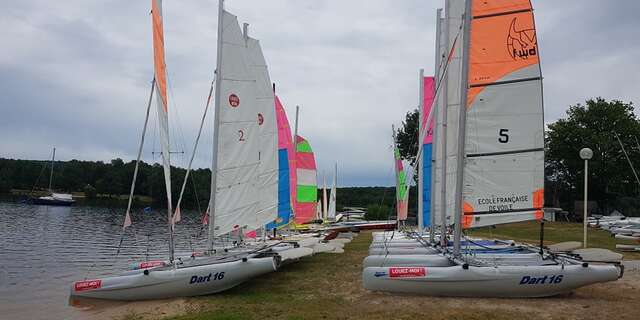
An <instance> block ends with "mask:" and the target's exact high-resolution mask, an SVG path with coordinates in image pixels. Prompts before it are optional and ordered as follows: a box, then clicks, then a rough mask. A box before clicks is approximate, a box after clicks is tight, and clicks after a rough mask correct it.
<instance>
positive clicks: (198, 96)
mask: <svg viewBox="0 0 640 320" xmlns="http://www.w3.org/2000/svg"><path fill="white" fill-rule="evenodd" d="M442 5H443V3H441V2H440V1H419V0H405V1H391V0H384V1H365V0H358V1H336V0H324V1H296V0H273V1H240V0H228V1H226V6H227V9H228V10H229V11H230V12H232V13H234V14H236V15H237V16H238V17H239V20H240V21H241V22H249V23H250V33H251V35H252V36H253V37H255V38H258V39H260V41H261V44H262V46H263V51H264V53H265V56H266V59H267V62H268V63H269V68H270V73H271V78H272V80H273V81H274V82H276V83H277V93H278V95H279V96H280V98H281V99H282V101H283V103H284V104H285V108H286V110H287V111H288V114H289V120H290V121H291V123H292V124H293V117H294V112H295V106H296V105H300V106H301V114H300V134H301V135H303V136H305V137H307V138H308V139H309V140H310V142H311V144H312V146H313V149H314V151H315V152H316V155H317V158H318V163H319V171H320V172H322V171H325V172H326V173H327V175H330V173H331V172H332V171H333V164H334V162H335V161H338V164H339V183H340V184H341V185H381V184H384V185H391V184H392V183H393V173H392V166H393V163H392V155H391V151H390V149H389V146H390V144H391V138H390V126H391V124H396V125H398V124H399V123H400V122H401V121H402V119H403V118H404V114H405V113H406V112H407V111H409V110H411V109H413V108H415V106H416V105H417V104H418V84H417V78H418V70H419V69H420V68H424V69H425V73H426V74H430V73H432V72H433V61H434V52H433V47H434V36H435V34H434V32H435V27H434V25H435V24H434V20H435V9H436V7H437V6H442ZM163 7H164V10H163V12H164V25H165V43H166V61H167V67H168V72H169V81H170V92H169V99H170V109H171V110H172V111H171V112H172V113H171V114H170V117H171V119H172V120H171V127H172V134H173V141H174V143H173V144H174V146H173V148H174V149H175V150H179V151H182V150H184V151H185V152H186V153H187V154H188V153H189V152H190V150H191V146H192V143H193V140H194V139H195V135H196V133H197V132H196V131H197V126H198V125H199V120H200V117H201V116H202V111H203V109H204V102H205V99H206V96H207V93H208V90H209V86H210V83H211V80H212V77H213V69H214V68H215V59H216V57H215V54H216V27H217V22H216V19H217V5H216V2H215V1H209V0H206V1H205V0H199V1H168V0H165V1H164V4H163ZM534 7H535V9H536V11H535V12H536V23H537V30H538V37H539V41H540V48H541V57H542V63H543V65H542V67H543V75H544V85H545V87H544V88H545V115H546V119H545V120H546V121H547V122H550V121H554V120H555V119H557V118H559V117H562V116H563V115H564V111H565V110H566V108H567V106H568V105H571V104H575V103H578V102H581V101H584V100H585V99H587V98H590V97H595V96H603V97H605V98H609V99H612V98H617V99H621V100H623V101H637V100H638V95H639V94H640V93H638V91H637V88H636V87H637V85H636V84H637V83H638V82H639V80H640V79H639V77H640V67H639V65H638V62H637V59H636V57H637V56H638V54H639V53H640V43H639V42H638V41H637V40H636V37H635V34H634V30H637V29H638V27H639V26H638V25H639V24H640V21H638V20H637V19H636V18H635V16H634V15H635V13H636V12H638V9H640V4H638V3H636V2H634V1H626V2H619V1H616V2H606V1H595V0H590V1H581V0H573V1H561V2H558V1H553V2H546V1H534ZM0 39H3V50H2V54H0V115H1V116H0V137H1V138H0V157H13V158H28V159H42V158H46V157H47V155H48V154H49V149H50V147H51V146H56V147H58V149H59V152H58V155H59V156H60V158H61V159H71V158H76V159H86V160H108V159H111V158H115V157H121V158H123V159H126V160H129V159H133V158H134V157H135V152H136V151H137V144H138V139H139V136H140V131H141V127H142V123H143V121H144V112H145V107H146V103H147V99H148V94H149V86H150V81H151V78H152V76H153V69H152V68H153V65H152V48H151V22H150V16H149V2H148V1H125V0H117V1H115V0H114V1H100V2H87V1H80V0H76V1H63V2H60V1H44V2H43V1H35V0H33V1H11V2H9V3H7V4H5V5H4V8H3V10H2V11H1V12H0ZM211 119H212V117H211V115H209V118H208V121H207V125H206V127H205V133H204V135H203V140H202V141H201V144H200V148H199V153H198V156H197V158H196V163H195V164H196V166H197V167H205V166H208V165H209V163H210V157H211V150H210V149H211V148H210V145H211V132H212V125H211ZM151 121H152V122H153V121H155V118H152V120H151ZM154 127H155V126H154V125H151V126H150V128H149V135H148V138H147V148H146V149H145V153H144V158H145V160H146V161H153V160H154V159H155V160H158V159H157V157H154V156H153V155H152V154H151V152H152V151H153V150H154V149H155V150H158V141H157V140H158V138H157V129H154ZM154 132H155V134H154ZM187 154H185V155H176V156H175V157H174V163H176V164H177V165H182V166H185V165H186V164H187V163H186V162H187V161H188V155H187Z"/></svg>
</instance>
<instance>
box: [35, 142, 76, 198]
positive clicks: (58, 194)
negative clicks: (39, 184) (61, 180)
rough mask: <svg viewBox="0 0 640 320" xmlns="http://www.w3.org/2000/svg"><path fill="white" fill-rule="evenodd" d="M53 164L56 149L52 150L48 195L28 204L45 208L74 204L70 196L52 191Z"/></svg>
mask: <svg viewBox="0 0 640 320" xmlns="http://www.w3.org/2000/svg"><path fill="white" fill-rule="evenodd" d="M55 162H56V148H53V155H52V156H51V171H50V173H49V188H48V189H47V190H48V191H49V195H47V196H42V197H37V198H32V199H30V200H29V202H31V203H33V204H40V205H47V206H70V205H72V204H74V203H76V201H75V200H73V197H72V195H71V194H69V193H61V192H54V191H53V166H54V163H55Z"/></svg>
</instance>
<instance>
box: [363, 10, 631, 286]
mask: <svg viewBox="0 0 640 320" xmlns="http://www.w3.org/2000/svg"><path fill="white" fill-rule="evenodd" d="M446 5H447V10H446V13H447V15H448V16H449V17H450V18H451V17H456V16H458V17H462V23H461V24H460V28H459V30H460V31H459V32H457V33H456V32H454V40H453V41H451V42H450V45H449V46H450V47H451V52H452V53H453V55H454V56H453V57H455V56H459V57H460V62H461V63H460V68H459V69H458V68H451V65H450V66H448V67H447V68H445V77H446V79H447V80H445V84H450V86H449V87H451V88H452V89H453V95H451V92H450V91H449V90H448V89H445V90H446V91H445V92H446V96H448V97H449V98H453V99H449V100H450V101H449V103H446V104H444V105H445V106H447V110H446V111H445V114H447V113H449V112H450V111H451V109H452V108H451V102H453V104H457V108H456V109H457V115H456V117H457V121H458V126H457V131H456V132H455V133H454V134H455V139H454V140H453V143H452V145H454V146H455V149H454V150H456V154H455V162H454V164H455V166H454V168H452V169H453V170H452V173H453V174H452V176H453V178H454V179H452V180H449V173H450V172H451V171H450V170H449V166H448V163H447V164H441V165H442V166H443V167H444V168H445V169H444V171H445V174H444V175H443V177H442V179H443V180H442V181H443V182H446V183H449V182H450V181H451V182H454V190H455V191H454V192H451V193H450V192H448V191H449V190H450V189H449V187H447V188H446V189H445V188H442V187H441V188H442V190H444V191H443V192H446V193H447V195H446V198H445V199H446V200H445V201H443V202H441V205H443V208H444V209H446V211H443V212H441V213H444V212H446V213H445V216H444V218H443V219H442V221H446V220H447V217H453V220H454V221H453V222H454V223H453V226H454V230H455V232H454V237H453V248H452V252H447V249H446V248H447V247H448V244H447V243H446V242H444V244H445V246H444V247H443V248H444V249H445V251H444V253H443V254H445V255H446V257H447V258H448V259H450V261H451V263H452V264H453V265H452V266H438V267H435V266H425V265H422V266H420V265H417V266H389V267H367V268H365V269H364V271H363V283H364V287H365V288H367V289H370V290H382V291H393V292H408V293H421V294H428V295H438V296H474V297H477V296H481V297H541V296H550V295H555V294H560V293H565V292H569V291H571V290H574V289H576V288H579V287H582V286H585V285H589V284H593V283H598V282H605V281H613V280H616V279H617V278H619V277H620V276H622V267H621V266H620V265H617V264H603V265H594V264H590V263H587V262H584V261H581V260H579V259H575V258H574V257H568V256H560V255H554V254H553V253H550V252H546V251H544V250H541V251H540V255H541V257H542V258H543V259H542V261H536V260H531V261H529V262H527V263H525V264H524V265H522V264H515V263H512V262H509V261H500V262H496V261H492V260H491V259H479V258H477V257H474V256H469V255H465V254H463V252H462V250H461V238H462V229H463V228H473V227H480V226H489V225H495V224H500V223H510V222H517V221H526V220H533V219H542V217H543V211H542V209H543V204H544V189H543V184H544V178H543V177H544V172H543V168H544V165H543V161H544V149H543V112H542V111H543V108H542V77H541V72H540V65H539V58H538V55H539V49H538V46H537V39H536V32H535V25H534V21H533V9H532V7H531V4H530V2H529V1H528V0H511V1H472V0H466V1H464V2H463V1H447V3H446ZM448 20H449V21H452V20H451V19H448ZM453 30H455V29H453ZM449 39H451V37H449ZM448 60H449V61H451V60H452V56H451V55H450V56H449V57H448ZM447 69H448V70H447ZM458 71H459V72H460V73H459V77H456V74H455V73H456V72H458ZM446 73H449V75H448V76H447V75H446ZM456 78H457V79H456ZM452 80H453V81H452ZM456 89H457V90H459V91H458V92H455V90H456ZM451 100H453V101H451ZM449 114H450V113H449ZM447 144H449V143H448V140H445V141H444V142H443V145H445V146H446V145H447ZM443 158H444V159H450V158H449V157H448V155H446V156H443ZM449 195H451V196H450V197H449ZM452 209H453V210H452ZM442 238H443V241H445V238H444V237H442Z"/></svg>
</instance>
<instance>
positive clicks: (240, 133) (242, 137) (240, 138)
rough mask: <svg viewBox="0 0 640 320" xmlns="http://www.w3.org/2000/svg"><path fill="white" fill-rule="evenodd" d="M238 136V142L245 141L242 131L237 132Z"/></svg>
mask: <svg viewBox="0 0 640 320" xmlns="http://www.w3.org/2000/svg"><path fill="white" fill-rule="evenodd" d="M238 135H239V136H240V137H239V138H238V141H245V138H244V131H242V130H238Z"/></svg>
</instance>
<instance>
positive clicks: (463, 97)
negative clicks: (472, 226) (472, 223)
mask: <svg viewBox="0 0 640 320" xmlns="http://www.w3.org/2000/svg"><path fill="white" fill-rule="evenodd" d="M471 1H472V0H466V1H465V9H464V14H463V18H462V19H463V23H462V32H463V36H462V37H463V38H462V40H463V41H464V42H463V46H462V74H461V78H460V84H461V85H460V110H459V114H458V116H459V118H458V151H457V154H458V156H457V158H456V160H457V161H456V169H457V170H456V191H455V193H454V196H455V205H454V207H453V216H454V228H455V229H454V234H453V254H454V256H457V255H459V254H460V237H461V235H462V225H461V222H462V214H463V212H462V209H463V208H462V183H463V182H464V162H465V154H464V148H465V135H466V122H467V93H468V92H467V87H468V82H469V44H470V43H471V41H470V40H471V39H469V35H470V30H471Z"/></svg>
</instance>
